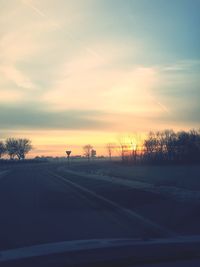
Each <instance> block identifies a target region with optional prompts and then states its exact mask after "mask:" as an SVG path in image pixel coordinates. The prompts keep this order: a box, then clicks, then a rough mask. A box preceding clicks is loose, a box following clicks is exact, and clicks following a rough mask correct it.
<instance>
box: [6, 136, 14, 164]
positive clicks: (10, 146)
mask: <svg viewBox="0 0 200 267" xmlns="http://www.w3.org/2000/svg"><path fill="white" fill-rule="evenodd" d="M5 146H6V151H7V153H8V155H9V157H10V159H14V157H15V156H16V155H17V139H15V138H8V139H7V140H6V144H5Z"/></svg>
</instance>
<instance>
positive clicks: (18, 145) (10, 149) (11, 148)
mask: <svg viewBox="0 0 200 267" xmlns="http://www.w3.org/2000/svg"><path fill="white" fill-rule="evenodd" d="M5 146H6V151H7V153H8V155H9V156H10V159H14V157H15V156H17V158H18V159H25V156H26V154H27V153H28V152H29V151H30V150H31V149H32V146H31V141H30V140H29V139H26V138H24V139H15V138H8V139H7V140H6V144H5Z"/></svg>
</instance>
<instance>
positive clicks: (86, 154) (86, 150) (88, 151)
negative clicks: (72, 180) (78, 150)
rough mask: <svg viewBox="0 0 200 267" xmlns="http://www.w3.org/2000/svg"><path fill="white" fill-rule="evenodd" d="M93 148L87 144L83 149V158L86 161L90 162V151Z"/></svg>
mask: <svg viewBox="0 0 200 267" xmlns="http://www.w3.org/2000/svg"><path fill="white" fill-rule="evenodd" d="M92 149H93V147H92V145H90V144H88V145H85V146H84V147H83V153H84V156H85V157H86V158H87V159H88V161H89V160H90V156H91V151H92Z"/></svg>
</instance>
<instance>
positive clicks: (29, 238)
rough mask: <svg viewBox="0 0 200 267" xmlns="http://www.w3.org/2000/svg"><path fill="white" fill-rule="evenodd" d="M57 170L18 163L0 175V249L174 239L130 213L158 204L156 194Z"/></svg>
mask: <svg viewBox="0 0 200 267" xmlns="http://www.w3.org/2000/svg"><path fill="white" fill-rule="evenodd" d="M57 167H58V166H56V165H50V164H46V165H45V164H44V165H42V164H35V165H19V166H14V167H12V168H7V169H8V170H9V171H8V172H7V173H4V174H3V175H1V176H0V250H5V249H11V248H18V247H24V246H30V245H36V244H42V243H50V242H60V241H69V240H80V239H94V238H135V237H136V238H137V237H139V238H147V237H170V236H173V235H174V233H173V232H172V231H170V230H169V229H167V228H166V227H163V226H161V225H159V224H158V223H155V222H153V221H152V220H149V219H147V218H146V217H143V216H141V214H139V213H138V212H136V210H135V209H134V207H135V205H136V204H137V205H138V203H139V202H141V203H142V202H144V201H146V202H153V201H154V202H157V201H159V196H157V195H154V194H153V193H148V192H142V191H138V190H135V191H133V190H132V191H130V190H129V189H128V188H123V187H121V186H119V185H114V184H110V183H109V182H106V181H97V180H94V181H92V180H91V179H88V180H87V179H83V178H82V177H79V176H77V175H72V174H68V173H66V172H65V173H64V172H62V171H58V168H57ZM130 195H131V198H130ZM134 197H135V201H134ZM130 200H131V201H130Z"/></svg>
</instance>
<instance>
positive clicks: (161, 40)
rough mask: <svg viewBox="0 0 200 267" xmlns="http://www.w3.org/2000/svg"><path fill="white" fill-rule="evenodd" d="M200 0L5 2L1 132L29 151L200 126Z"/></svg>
mask: <svg viewBox="0 0 200 267" xmlns="http://www.w3.org/2000/svg"><path fill="white" fill-rule="evenodd" d="M199 25H200V1H199V0H168V1H166V0H75V1H71V0H0V139H1V140H5V139H6V138H7V137H26V138H30V139H31V140H32V143H33V147H34V149H33V151H32V152H31V154H30V156H35V155H53V156H62V155H63V156H64V155H65V150H66V149H71V150H72V152H73V153H74V154H81V153H82V146H83V145H84V144H87V143H91V144H92V145H93V146H94V147H95V148H96V149H97V154H99V155H100V154H103V153H105V150H104V147H105V144H106V143H108V142H117V140H118V139H119V136H124V135H128V134H130V133H131V134H134V133H137V134H138V133H146V132H148V131H150V130H162V129H174V130H177V131H178V130H188V129H191V128H200V118H199V115H200V105H199V103H200V75H199V72H200V27H199Z"/></svg>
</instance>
